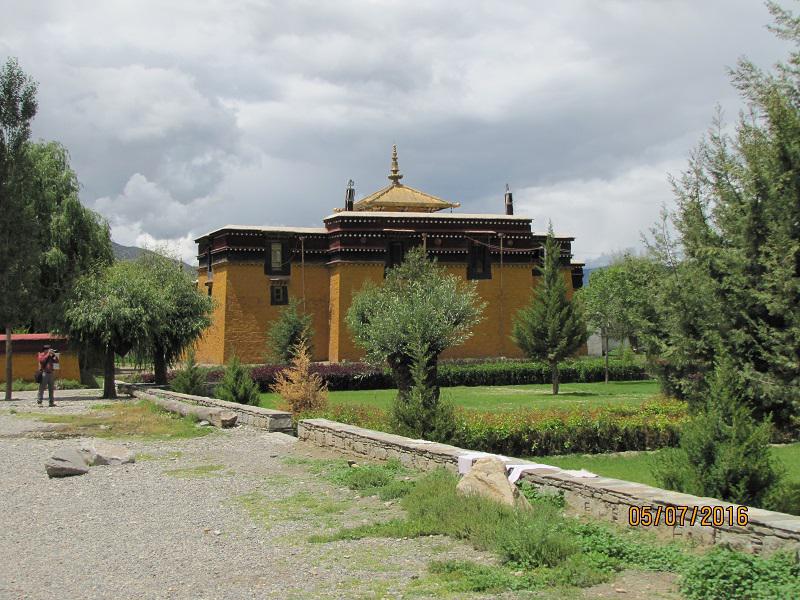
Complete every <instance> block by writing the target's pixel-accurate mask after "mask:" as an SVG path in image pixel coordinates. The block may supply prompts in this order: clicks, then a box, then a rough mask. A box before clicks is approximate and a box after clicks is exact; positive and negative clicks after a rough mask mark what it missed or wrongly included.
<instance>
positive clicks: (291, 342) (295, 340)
mask: <svg viewBox="0 0 800 600" xmlns="http://www.w3.org/2000/svg"><path fill="white" fill-rule="evenodd" d="M298 305H299V302H298V301H297V300H291V301H290V302H289V304H288V306H286V307H285V308H284V309H283V310H281V313H280V316H279V317H278V318H277V319H276V320H275V322H274V323H273V324H272V327H270V329H269V331H268V332H267V349H268V353H269V356H270V357H271V358H272V359H273V360H276V361H278V362H279V363H282V364H288V363H290V362H291V361H292V359H293V358H294V356H295V350H296V348H297V345H298V344H299V343H300V341H301V340H305V341H306V344H308V345H310V344H311V338H312V337H313V335H314V333H313V330H312V329H311V315H308V314H303V315H301V314H300V313H299V312H298V311H297V307H298Z"/></svg>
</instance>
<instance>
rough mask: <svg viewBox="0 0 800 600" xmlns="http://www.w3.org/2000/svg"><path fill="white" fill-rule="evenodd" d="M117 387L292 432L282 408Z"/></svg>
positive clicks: (240, 421) (156, 390)
mask: <svg viewBox="0 0 800 600" xmlns="http://www.w3.org/2000/svg"><path fill="white" fill-rule="evenodd" d="M117 389H119V390H120V392H124V393H129V394H131V395H132V396H134V397H145V396H147V395H148V394H149V395H151V396H158V397H160V398H166V399H168V400H178V401H180V402H186V403H188V404H197V405H199V406H207V407H209V408H224V409H226V410H230V411H233V412H235V413H236V415H237V419H236V420H237V422H238V423H241V424H244V425H250V426H252V427H258V428H259V429H266V430H267V431H281V432H283V433H292V415H291V413H288V412H285V411H282V410H273V409H271V408H261V407H259V406H250V405H248V404H238V403H237V402H227V401H225V400H219V399H217V398H208V397H206V396H192V395H190V394H179V393H178V392H172V391H169V390H160V389H156V388H153V387H145V386H142V387H141V388H140V387H139V386H137V385H136V384H125V383H117Z"/></svg>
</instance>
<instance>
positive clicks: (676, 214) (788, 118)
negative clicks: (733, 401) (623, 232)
mask: <svg viewBox="0 0 800 600" xmlns="http://www.w3.org/2000/svg"><path fill="white" fill-rule="evenodd" d="M768 6H769V8H770V11H771V12H772V14H773V16H774V17H775V25H774V26H773V28H772V29H773V30H774V31H775V32H776V33H777V34H778V35H779V36H780V37H783V38H785V39H787V40H789V41H791V42H792V43H793V44H794V46H795V49H794V50H793V51H792V52H791V53H790V55H789V60H788V62H787V63H783V64H780V65H778V67H777V69H776V70H775V71H774V72H771V73H766V72H763V71H761V70H760V69H758V68H757V67H756V66H755V65H753V64H752V63H751V62H749V61H747V60H742V61H740V63H739V65H738V66H737V68H736V69H734V70H733V71H731V74H732V78H733V83H734V85H735V86H736V87H737V88H738V89H739V90H740V92H741V94H742V96H743V98H744V99H745V100H746V102H747V103H748V106H747V110H746V111H744V112H743V113H742V114H741V115H740V116H739V119H738V122H737V124H736V127H735V131H733V133H728V130H727V129H726V127H725V125H724V123H723V122H722V119H721V117H718V118H717V119H716V120H715V122H714V124H713V125H712V127H711V129H710V131H709V133H708V135H707V136H706V138H705V139H704V140H703V141H702V142H701V143H700V144H699V145H698V147H697V149H696V150H695V151H694V153H693V154H692V156H691V157H690V160H689V166H688V169H687V170H686V171H685V172H684V173H683V174H682V175H681V176H680V177H678V178H676V179H675V180H674V182H673V183H674V190H675V196H676V200H677V203H676V207H675V209H674V210H673V211H671V212H670V213H669V214H668V215H666V219H665V221H664V223H663V224H662V226H661V227H659V228H658V229H657V230H656V231H655V235H654V236H653V239H652V249H653V253H654V257H655V258H656V259H657V261H658V262H659V263H660V264H661V265H662V266H663V268H664V271H665V273H666V276H665V277H664V278H662V280H661V281H660V284H661V285H662V286H663V289H662V290H661V292H660V293H659V294H658V296H657V297H656V300H657V302H658V303H657V304H656V306H655V309H656V313H657V315H656V316H657V319H658V320H660V322H661V323H660V327H659V329H660V332H659V333H658V334H657V335H654V336H651V340H650V343H651V351H652V353H653V354H657V355H658V356H659V357H660V362H661V366H662V368H663V369H662V379H663V380H665V382H666V383H667V384H668V385H669V386H670V387H672V388H674V389H676V390H677V391H678V392H679V393H680V394H682V395H683V396H684V397H687V398H688V399H689V400H690V401H692V402H694V403H696V404H702V403H703V402H704V398H705V397H706V396H707V394H708V390H709V381H710V374H711V373H712V371H713V366H714V364H715V363H716V362H717V357H718V356H720V355H725V356H728V357H729V359H730V361H732V365H733V366H732V368H731V369H730V370H729V372H730V373H733V374H734V376H735V381H734V382H733V384H734V385H735V389H736V390H737V391H736V395H737V396H739V397H740V398H741V399H742V400H743V401H744V402H745V403H746V404H747V405H748V406H749V407H750V409H751V410H753V411H754V414H755V415H756V416H757V417H758V418H763V417H765V416H767V415H770V414H771V415H772V416H773V419H774V421H775V422H776V423H777V424H779V425H782V426H787V425H789V424H791V423H792V420H793V419H794V418H796V416H797V415H798V414H800V407H798V400H797V399H798V398H800V68H799V67H798V66H799V65H800V18H798V17H795V16H794V15H792V14H791V13H789V12H788V11H786V10H784V9H782V8H780V7H779V6H778V5H777V4H774V3H768Z"/></svg>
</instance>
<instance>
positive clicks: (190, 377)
mask: <svg viewBox="0 0 800 600" xmlns="http://www.w3.org/2000/svg"><path fill="white" fill-rule="evenodd" d="M170 387H171V388H172V390H174V391H176V392H179V393H181V394H190V395H192V396H205V395H206V372H205V370H204V369H201V368H200V367H198V366H197V363H196V362H195V354H194V349H191V350H190V351H189V355H188V356H187V358H186V368H184V369H183V370H182V371H178V372H177V373H176V374H175V377H174V378H173V379H172V383H171V384H170Z"/></svg>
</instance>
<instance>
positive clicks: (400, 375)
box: [387, 355, 414, 400]
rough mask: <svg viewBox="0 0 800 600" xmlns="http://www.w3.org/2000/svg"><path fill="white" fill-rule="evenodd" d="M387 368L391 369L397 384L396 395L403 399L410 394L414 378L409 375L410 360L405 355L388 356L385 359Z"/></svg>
mask: <svg viewBox="0 0 800 600" xmlns="http://www.w3.org/2000/svg"><path fill="white" fill-rule="evenodd" d="M387 362H388V363H389V368H390V369H391V370H392V377H394V382H395V384H396V385H397V395H398V397H399V398H400V399H401V400H405V399H407V398H408V397H409V395H410V394H411V386H412V385H413V384H414V379H413V377H412V376H411V360H410V359H409V358H408V357H407V356H403V355H400V356H397V357H395V356H390V357H389V359H388V360H387Z"/></svg>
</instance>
